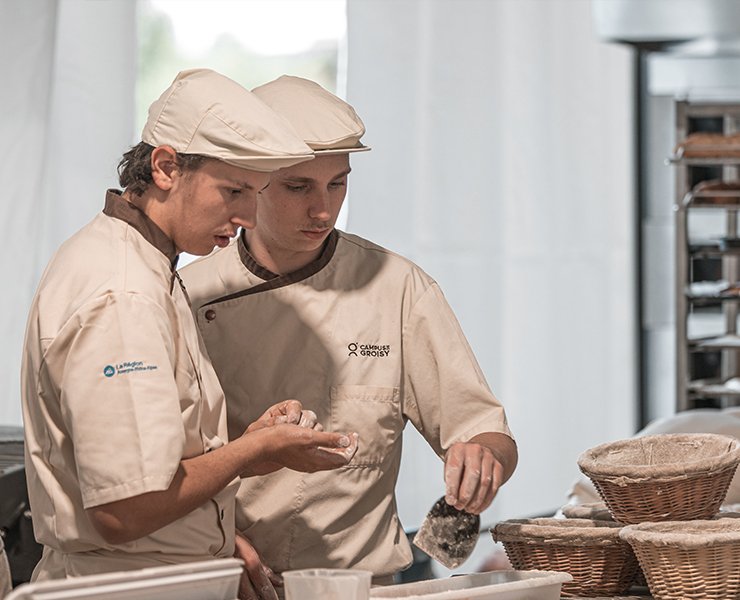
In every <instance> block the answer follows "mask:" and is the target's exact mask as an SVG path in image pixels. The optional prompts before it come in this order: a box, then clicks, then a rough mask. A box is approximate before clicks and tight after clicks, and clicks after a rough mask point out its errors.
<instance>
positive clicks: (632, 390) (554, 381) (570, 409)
mask: <svg viewBox="0 0 740 600" xmlns="http://www.w3.org/2000/svg"><path fill="white" fill-rule="evenodd" d="M723 11H724V12H723ZM738 31H740V3H738V2H735V1H734V0H714V1H712V0H709V1H707V0H704V1H702V0H593V1H592V0H454V1H453V0H202V1H198V0H0V61H2V65H3V75H2V82H1V83H0V140H2V141H3V143H2V145H1V146H0V157H1V158H0V194H1V200H0V211H2V214H1V217H2V218H1V219H0V227H2V234H3V236H2V240H3V242H4V243H5V246H6V251H5V252H3V253H2V258H1V260H2V265H3V271H2V273H3V276H4V277H5V280H6V284H5V287H4V293H2V295H0V303H1V304H0V307H1V308H2V311H1V312H0V320H1V323H2V333H3V343H2V346H1V347H0V352H1V353H2V354H1V355H0V393H2V396H0V425H9V426H18V425H21V412H20V402H19V372H20V357H21V347H22V341H23V333H24V328H25V319H26V315H27V310H28V307H29V305H30V302H31V298H32V295H33V293H34V290H35V287H36V284H37V282H38V280H39V277H40V275H41V271H42V269H43V267H44V265H45V264H46V262H47V261H48V259H49V258H50V256H51V254H52V253H53V252H54V250H55V249H56V248H57V246H58V245H59V244H60V243H61V242H62V241H63V240H64V239H66V238H67V237H68V236H69V235H71V234H72V233H73V232H74V231H76V230H77V229H78V228H80V227H81V226H82V225H84V224H85V223H87V222H88V221H89V220H90V219H91V218H92V217H93V216H94V215H95V213H97V212H98V211H100V210H101V209H102V204H103V198H104V191H105V189H106V188H109V187H116V186H117V178H116V165H117V163H118V161H119V160H120V157H121V155H122V153H123V152H124V151H125V150H127V149H128V148H129V147H130V146H131V145H133V144H134V143H136V142H137V141H139V139H140V137H139V136H140V130H141V126H142V125H143V123H144V120H145V118H146V110H147V107H148V106H149V104H150V103H151V102H152V101H153V100H154V99H155V98H156V97H157V96H158V95H159V94H160V93H161V91H162V90H164V89H165V88H166V87H167V86H168V85H169V84H170V82H171V81H172V79H173V78H174V77H175V75H176V73H177V72H178V71H179V70H182V69H188V68H194V67H209V68H212V69H215V70H218V71H220V72H222V73H224V74H225V75H227V76H229V77H231V78H233V79H235V80H236V81H238V82H240V83H242V84H243V85H245V86H246V87H248V88H252V87H254V86H256V85H259V84H262V83H265V82H267V81H269V80H271V79H273V78H275V77H277V76H279V75H281V74H283V73H288V74H293V75H299V76H303V77H308V78H310V79H313V80H315V81H318V82H319V83H321V84H322V85H323V86H325V87H326V88H327V89H329V90H331V91H333V92H335V93H337V94H338V95H340V96H342V97H344V98H346V99H347V100H348V101H349V102H350V103H351V104H352V105H353V106H354V107H355V108H356V110H357V112H358V113H359V115H360V116H361V117H362V119H363V120H364V122H365V124H366V126H367V134H366V136H365V138H364V140H363V141H364V142H365V143H367V144H369V145H371V146H372V148H373V151H372V152H370V153H367V154H361V155H356V156H354V157H353V158H352V166H353V172H352V176H351V178H350V185H349V194H348V200H347V203H346V205H345V208H344V210H343V212H342V215H341V216H340V222H339V227H340V228H341V229H345V230H347V231H350V232H353V233H357V234H359V235H362V236H364V237H367V238H369V239H371V240H373V241H374V242H376V243H379V244H381V245H383V246H386V247H387V248H390V249H391V250H394V251H396V252H399V253H401V254H403V255H405V256H407V257H409V258H411V259H412V260H414V261H415V262H417V263H418V264H419V265H420V266H421V267H422V268H423V269H425V270H426V271H427V272H428V273H429V274H430V275H432V277H434V278H435V279H436V280H437V281H439V283H440V284H441V287H442V289H443V290H444V291H445V294H446V296H447V298H448V300H449V302H450V304H451V305H452V307H453V309H454V310H455V312H456V314H457V316H458V318H459V320H460V322H461V324H462V327H463V329H464V331H465V333H466V335H467V336H468V339H469V341H470V343H471V346H472V347H473V349H474V351H475V352H476V354H477V357H478V359H479V361H480V363H481V366H482V368H483V371H484V372H485V374H486V376H487V379H488V381H489V384H490V385H491V387H492V388H493V390H494V392H495V393H496V395H497V396H498V397H499V398H500V399H501V400H502V402H503V403H504V405H505V406H506V409H507V412H508V416H509V420H510V424H511V428H512V430H513V431H514V434H515V436H516V437H517V441H518V444H519V449H520V463H519V467H518V470H517V472H516V474H515V476H514V477H513V478H512V480H511V481H510V482H509V483H508V484H507V485H506V486H505V488H504V489H503V490H502V491H501V493H500V494H499V496H498V498H497V499H496V501H495V502H494V504H493V506H492V507H491V508H490V509H489V510H488V511H487V512H486V513H485V514H484V515H483V522H484V524H489V525H490V524H493V523H495V522H496V521H498V520H501V519H506V518H512V517H524V516H534V515H543V514H550V513H552V512H553V511H554V510H555V509H556V508H557V507H559V506H560V505H561V504H562V503H563V502H564V500H565V493H566V491H567V489H568V488H569V486H570V484H571V482H572V481H573V480H574V479H575V478H576V477H577V475H578V470H577V466H576V458H577V457H578V455H579V454H580V453H581V452H582V451H583V450H585V449H587V448H589V447H591V446H594V445H596V444H598V443H601V442H604V441H608V440H613V439H618V438H622V437H627V436H629V435H631V434H633V433H634V432H635V431H636V430H637V429H639V428H640V427H641V426H642V425H644V424H645V423H646V422H648V421H649V420H651V419H654V418H656V417H660V416H665V415H668V414H672V413H673V412H675V410H676V408H677V406H676V383H675V377H676V375H675V356H676V342H675V339H676V338H675V323H676V317H675V311H674V304H675V298H674V287H675V278H674V274H673V273H674V263H675V260H674V246H673V240H674V226H673V205H674V203H675V197H674V194H675V181H674V180H675V173H674V172H673V170H672V169H673V168H672V167H671V166H668V165H666V164H665V158H666V157H667V156H669V155H670V154H671V152H672V149H673V145H674V144H675V142H676V139H675V137H676V136H675V131H676V112H675V106H676V100H677V99H687V98H688V99H694V98H699V99H701V98H711V99H714V100H717V99H720V100H731V101H736V102H737V101H740V94H738V93H737V92H736V90H737V88H738V86H740V68H738V60H739V59H738V58H737V57H738V56H740V51H738V49H737V45H734V43H733V40H734V39H735V38H737V37H738V36H739V35H740V34H738ZM718 61H719V62H722V61H724V62H722V65H721V66H719V67H717V68H715V67H714V66H712V65H717V64H719V63H718ZM450 401H451V402H454V401H455V399H454V398H452V399H450ZM442 493H443V485H442V465H441V463H440V462H439V460H438V459H437V458H436V457H435V456H434V454H433V453H432V452H431V450H430V449H429V448H427V447H426V445H425V443H424V442H423V440H421V438H420V437H419V436H418V434H416V432H414V431H407V432H406V439H405V448H404V463H403V468H402V473H401V477H400V482H399V489H398V502H399V508H400V515H401V519H402V521H403V523H404V526H405V527H406V528H407V529H409V530H411V529H415V528H416V527H418V525H419V523H420V522H421V519H422V518H423V516H424V514H425V513H426V511H427V510H428V508H429V507H430V506H431V504H432V503H433V501H434V500H435V499H436V498H437V497H439V496H440V495H442ZM487 537H488V536H482V541H481V544H480V548H479V549H478V550H476V552H477V554H476V555H475V556H474V558H473V559H472V562H471V563H469V564H468V565H466V567H465V568H466V569H467V570H471V569H472V568H473V567H474V566H475V564H474V563H475V562H476V561H480V559H481V557H482V556H484V555H485V554H486V553H487V552H488V551H489V548H487V547H486V544H489V543H490V542H489V540H488V539H487Z"/></svg>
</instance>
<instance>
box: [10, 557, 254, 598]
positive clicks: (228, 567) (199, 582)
mask: <svg viewBox="0 0 740 600" xmlns="http://www.w3.org/2000/svg"><path fill="white" fill-rule="evenodd" d="M242 564H243V563H242V561H240V560H237V559H235V558H223V559H214V560H208V561H203V562H194V563H186V564H182V565H173V566H171V567H169V566H168V567H152V568H148V569H140V570H138V571H122V572H116V573H105V574H103V575H86V576H84V577H75V578H72V579H62V580H58V581H42V582H39V583H27V584H24V585H21V586H19V587H17V588H16V589H15V590H14V591H13V592H12V593H11V594H10V595H9V596H6V598H5V600H70V599H71V598H75V599H77V598H84V599H85V600H141V599H142V598H146V599H147V600H235V599H236V597H237V594H238V592H239V578H240V577H241V574H242Z"/></svg>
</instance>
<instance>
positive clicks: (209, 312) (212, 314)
mask: <svg viewBox="0 0 740 600" xmlns="http://www.w3.org/2000/svg"><path fill="white" fill-rule="evenodd" d="M205 316H206V321H213V319H215V318H216V311H215V310H213V309H212V308H209V309H208V310H207V311H206V315H205Z"/></svg>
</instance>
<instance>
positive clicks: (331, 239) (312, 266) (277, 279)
mask: <svg viewBox="0 0 740 600" xmlns="http://www.w3.org/2000/svg"><path fill="white" fill-rule="evenodd" d="M338 240H339V234H338V233H337V230H336V229H332V232H331V233H330V234H329V236H328V237H327V238H326V242H324V249H323V250H322V251H321V255H320V256H319V257H318V258H317V259H316V260H315V261H313V262H312V263H309V264H307V265H306V266H305V267H301V268H300V269H298V270H297V271H293V272H292V273H286V274H285V275H278V274H276V273H273V272H272V271H269V270H267V269H265V268H264V267H263V266H262V265H260V264H259V263H258V262H257V261H256V260H254V257H253V256H252V255H251V254H250V253H249V249H248V248H247V243H246V238H245V235H244V231H242V234H241V235H240V236H239V240H238V241H237V244H238V245H239V258H241V260H242V262H243V263H244V266H245V267H247V269H248V270H249V271H250V272H251V273H253V274H254V275H256V276H257V277H259V278H260V279H265V280H266V281H265V282H264V283H260V284H258V285H255V286H253V287H251V288H247V289H246V290H241V291H238V292H234V293H233V294H229V295H228V296H222V297H221V298H216V299H215V300H211V301H210V302H207V303H205V304H204V305H203V306H211V305H212V304H218V303H219V302H225V301H226V300H233V299H234V298H241V297H242V296H251V295H252V294H258V293H260V292H267V291H269V290H274V289H277V288H281V287H285V286H286V285H292V284H294V283H298V282H299V281H303V280H304V279H308V278H309V277H311V276H312V275H315V274H316V273H318V272H319V271H321V269H323V268H324V267H325V266H326V265H328V264H329V261H330V260H331V259H332V257H333V256H334V251H335V250H336V249H337V241H338ZM201 308H203V307H201Z"/></svg>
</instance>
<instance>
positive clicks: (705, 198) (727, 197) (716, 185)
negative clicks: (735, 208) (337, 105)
mask: <svg viewBox="0 0 740 600" xmlns="http://www.w3.org/2000/svg"><path fill="white" fill-rule="evenodd" d="M691 193H692V195H693V197H694V203H695V204H740V180H738V179H732V180H729V181H722V180H720V179H707V180H705V181H700V182H699V183H697V184H696V185H695V186H694V187H693V189H692V190H691Z"/></svg>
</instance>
